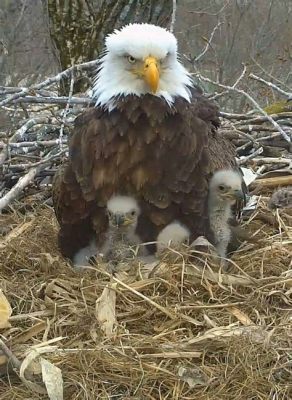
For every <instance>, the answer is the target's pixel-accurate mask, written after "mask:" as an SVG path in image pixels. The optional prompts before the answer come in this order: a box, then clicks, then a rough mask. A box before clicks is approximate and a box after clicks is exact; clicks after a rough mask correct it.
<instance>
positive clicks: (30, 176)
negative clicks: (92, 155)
mask: <svg viewBox="0 0 292 400" xmlns="http://www.w3.org/2000/svg"><path fill="white" fill-rule="evenodd" d="M63 152H64V151H63ZM63 152H60V153H59V154H56V155H55V156H51V157H49V158H47V159H45V160H42V161H39V162H37V163H35V164H30V165H29V166H30V167H31V166H32V165H34V167H33V168H31V169H30V170H29V171H28V172H27V174H25V175H24V176H23V177H22V178H20V179H19V181H18V182H17V184H16V185H14V186H13V188H12V189H11V190H10V191H9V192H8V193H6V195H5V196H3V197H2V198H1V199H0V212H1V211H2V210H3V209H4V208H5V207H7V206H8V204H9V203H11V201H13V200H14V199H16V198H17V197H18V196H19V195H20V193H21V192H22V191H23V189H25V188H26V187H27V186H28V185H29V184H30V183H31V181H33V180H34V178H35V177H36V175H37V174H38V173H39V172H40V171H41V170H42V169H44V168H45V166H46V165H47V164H48V163H50V162H51V161H52V160H53V159H54V158H56V157H57V156H60V155H61V154H62V153H63Z"/></svg>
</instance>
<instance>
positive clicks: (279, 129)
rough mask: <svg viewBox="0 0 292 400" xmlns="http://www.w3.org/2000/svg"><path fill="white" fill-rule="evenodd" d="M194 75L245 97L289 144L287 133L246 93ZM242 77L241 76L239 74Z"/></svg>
mask: <svg viewBox="0 0 292 400" xmlns="http://www.w3.org/2000/svg"><path fill="white" fill-rule="evenodd" d="M194 75H195V76H196V77H197V78H198V79H200V80H202V81H204V82H208V83H212V84H213V85H217V86H219V87H221V88H222V89H227V90H230V91H234V92H236V93H239V94H242V95H243V96H245V97H246V98H247V99H248V100H249V101H250V102H251V103H252V104H253V105H254V106H255V107H256V108H257V109H258V110H259V111H260V113H261V114H263V115H264V116H265V118H266V119H267V120H268V121H269V122H270V123H271V124H272V125H273V126H274V127H275V128H276V129H277V131H279V132H280V133H281V135H282V136H283V138H284V139H285V140H286V142H288V143H289V144H290V143H291V138H290V137H289V136H288V135H287V133H286V132H285V131H284V130H283V129H282V128H281V126H280V125H279V124H278V123H277V122H276V121H275V120H274V119H273V118H272V117H271V116H270V115H268V114H267V113H266V112H265V111H264V110H263V109H262V108H261V106H260V105H259V104H258V103H257V102H256V101H255V100H254V99H253V98H252V97H251V96H250V95H249V94H248V93H246V92H245V91H244V90H242V89H237V88H236V87H234V86H227V85H222V84H221V83H218V82H215V81H213V80H211V79H209V78H206V77H204V76H202V75H200V74H198V73H194ZM241 77H242V74H241Z"/></svg>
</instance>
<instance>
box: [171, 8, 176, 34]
mask: <svg viewBox="0 0 292 400" xmlns="http://www.w3.org/2000/svg"><path fill="white" fill-rule="evenodd" d="M175 20H176V0H172V14H171V22H170V27H169V30H170V32H173V30H174V25H175Z"/></svg>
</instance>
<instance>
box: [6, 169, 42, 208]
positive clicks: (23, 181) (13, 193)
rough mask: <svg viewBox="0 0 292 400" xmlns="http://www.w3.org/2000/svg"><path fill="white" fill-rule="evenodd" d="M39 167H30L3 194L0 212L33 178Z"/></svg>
mask: <svg viewBox="0 0 292 400" xmlns="http://www.w3.org/2000/svg"><path fill="white" fill-rule="evenodd" d="M40 169H41V167H40V166H39V167H35V168H32V169H31V170H30V171H28V173H27V174H26V175H24V176H23V177H22V178H20V179H19V181H18V182H17V184H16V185H15V186H13V188H12V189H11V190H10V191H9V192H8V193H7V194H6V195H5V196H3V197H2V198H1V199H0V212H1V211H2V210H3V209H4V208H5V207H7V206H8V204H9V203H11V202H12V201H13V200H14V199H16V198H17V197H18V196H19V195H20V193H21V192H22V191H23V189H24V188H26V187H27V186H28V185H29V184H30V182H31V181H32V180H33V179H34V178H35V176H36V174H37V173H38V172H39V171H40Z"/></svg>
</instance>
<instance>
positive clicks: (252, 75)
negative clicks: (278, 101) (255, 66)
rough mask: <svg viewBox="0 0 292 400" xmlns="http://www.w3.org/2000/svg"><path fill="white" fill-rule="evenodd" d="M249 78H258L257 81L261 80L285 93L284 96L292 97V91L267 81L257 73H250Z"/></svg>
mask: <svg viewBox="0 0 292 400" xmlns="http://www.w3.org/2000/svg"><path fill="white" fill-rule="evenodd" d="M249 78H251V79H254V80H256V81H259V82H261V83H263V84H265V85H267V86H269V87H271V88H273V89H275V90H277V92H279V93H281V94H283V95H284V96H286V97H288V98H289V97H292V92H286V91H285V90H283V89H281V88H279V86H277V85H275V84H274V83H272V82H268V81H266V80H265V79H263V78H260V77H258V76H257V75H255V74H249Z"/></svg>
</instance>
